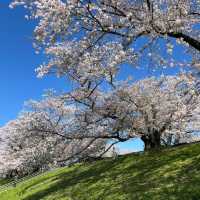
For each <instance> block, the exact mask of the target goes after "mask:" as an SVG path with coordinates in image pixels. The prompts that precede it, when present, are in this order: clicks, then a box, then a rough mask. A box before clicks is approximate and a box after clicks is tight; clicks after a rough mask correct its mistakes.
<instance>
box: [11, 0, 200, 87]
mask: <svg viewBox="0 0 200 200" xmlns="http://www.w3.org/2000/svg"><path fill="white" fill-rule="evenodd" d="M17 5H24V6H25V7H26V8H27V9H28V10H30V15H27V16H26V17H27V18H28V19H37V21H38V25H37V26H36V28H35V31H34V35H35V43H34V45H35V47H36V48H37V49H38V50H39V49H45V53H46V54H47V55H48V57H49V62H48V63H46V64H43V65H41V66H40V67H39V68H38V69H37V72H38V76H41V77H42V76H44V75H45V74H48V73H55V72H56V73H57V74H58V75H59V76H61V75H64V76H66V75H67V76H69V77H70V78H71V79H72V80H74V81H76V82H78V84H79V85H81V86H85V87H90V88H94V87H97V84H100V83H102V81H103V80H106V82H108V83H110V84H111V85H113V84H114V82H115V78H116V76H117V74H118V73H119V72H120V70H119V69H120V68H121V66H122V64H124V63H126V64H127V63H129V64H131V65H132V66H134V67H136V66H143V65H144V60H145V59H146V60H147V63H149V61H150V60H151V64H153V66H154V67H159V68H161V67H169V66H191V65H192V66H195V67H199V65H200V61H199V51H200V32H199V22H200V13H199V9H200V2H199V0H173V1H172V0H139V1H138V0H133V1H132V0H131V1H130V0H51V1H46V0H14V1H13V3H12V4H11V7H15V6H17ZM174 47H175V48H174ZM180 49H181V50H180ZM182 51H183V54H182V55H184V56H187V55H189V56H190V57H191V59H189V58H188V59H186V60H184V59H178V56H176V55H177V54H180V52H182ZM151 67H152V66H151Z"/></svg>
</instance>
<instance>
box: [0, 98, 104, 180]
mask: <svg viewBox="0 0 200 200" xmlns="http://www.w3.org/2000/svg"><path fill="white" fill-rule="evenodd" d="M30 104H31V106H30V107H29V108H31V110H28V109H27V111H26V112H24V113H22V114H21V115H20V116H19V118H17V119H16V120H13V121H10V122H9V123H8V124H6V125H5V126H4V127H2V128H1V131H0V132H1V137H2V135H3V138H2V143H3V144H4V148H3V149H2V151H1V157H2V159H1V162H2V166H1V170H2V171H3V173H4V174H7V175H8V176H16V175H18V176H23V175H26V174H30V173H33V172H36V171H39V170H42V169H48V168H49V167H55V166H59V165H61V164H64V165H66V164H70V163H71V162H77V161H79V160H80V159H82V158H84V159H87V157H95V156H97V155H98V154H100V153H102V152H103V151H104V149H105V145H106V141H103V140H101V139H98V140H97V139H96V140H95V141H94V140H93V139H90V138H82V139H74V140H70V139H67V138H64V137H61V136H60V134H62V132H61V131H60V129H64V126H68V127H69V126H71V124H70V123H71V122H72V119H73V117H74V108H73V107H70V106H64V104H63V100H58V99H57V98H56V97H54V98H50V97H49V98H46V99H45V100H43V101H41V102H33V101H32V102H30ZM58 130H59V131H58ZM57 132H58V133H59V134H52V133H57ZM63 159H65V160H64V161H65V162H62V163H61V161H62V160H63Z"/></svg>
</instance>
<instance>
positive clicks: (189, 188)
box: [0, 144, 200, 200]
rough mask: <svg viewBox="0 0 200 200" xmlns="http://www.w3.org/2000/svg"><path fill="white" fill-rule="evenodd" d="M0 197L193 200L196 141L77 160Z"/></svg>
mask: <svg viewBox="0 0 200 200" xmlns="http://www.w3.org/2000/svg"><path fill="white" fill-rule="evenodd" d="M0 199H1V200H8V199H9V200H40V199H44V200H179V199H180V200H199V199H200V144H192V145H185V146H180V147H176V148H170V149H164V150H161V151H160V152H146V153H144V154H129V155H125V156H121V157H118V158H117V159H105V160H101V161H97V162H94V163H86V164H78V165H75V166H72V167H69V168H62V169H60V170H58V171H56V172H51V173H46V174H44V175H43V176H40V177H36V178H33V179H30V180H29V181H28V182H25V183H21V184H19V185H17V187H16V188H14V189H11V190H9V191H7V192H3V193H0Z"/></svg>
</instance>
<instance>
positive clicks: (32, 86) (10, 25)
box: [0, 0, 176, 151]
mask: <svg viewBox="0 0 200 200" xmlns="http://www.w3.org/2000/svg"><path fill="white" fill-rule="evenodd" d="M1 2H3V3H0V24H1V26H0V44H1V45H0V69H1V71H0V83H1V84H0V95H1V96H0V97H1V98H0V126H2V125H4V124H5V123H6V122H8V121H9V120H11V119H15V118H16V116H17V114H18V113H19V112H20V110H21V109H22V107H23V103H24V101H27V100H29V99H39V98H41V95H42V94H43V93H44V90H45V89H48V88H54V89H56V90H59V91H61V90H65V89H66V88H67V87H68V85H69V83H68V82H67V81H65V80H63V79H58V78H56V77H53V76H52V77H50V76H48V77H46V78H44V79H38V78H37V77H36V74H35V71H34V70H35V68H36V67H37V66H38V65H40V64H41V63H42V62H44V61H45V57H43V56H42V55H38V54H35V52H34V49H33V46H32V39H31V38H32V33H33V29H34V25H35V24H34V22H31V21H29V22H27V20H26V19H25V18H24V15H25V10H24V9H23V8H16V9H14V10H11V9H10V8H9V7H8V5H9V3H10V0H3V1H1ZM175 71H176V70H175ZM129 73H130V71H129V70H128V68H126V67H124V68H123V75H122V77H123V76H126V74H129ZM170 73H174V70H172V71H171V72H170ZM145 75H147V72H146V71H138V70H134V76H135V78H137V79H138V78H141V77H142V76H145ZM120 147H121V148H123V149H124V151H130V150H133V149H134V150H139V149H141V148H142V144H141V143H140V142H138V140H137V141H134V142H132V141H130V142H128V143H126V144H122V145H120Z"/></svg>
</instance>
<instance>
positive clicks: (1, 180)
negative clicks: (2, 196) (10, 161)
mask: <svg viewBox="0 0 200 200" xmlns="http://www.w3.org/2000/svg"><path fill="white" fill-rule="evenodd" d="M11 181H12V179H0V186H1V185H4V184H6V183H9V182H11Z"/></svg>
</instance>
